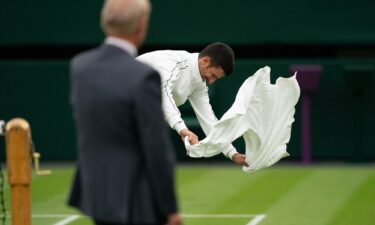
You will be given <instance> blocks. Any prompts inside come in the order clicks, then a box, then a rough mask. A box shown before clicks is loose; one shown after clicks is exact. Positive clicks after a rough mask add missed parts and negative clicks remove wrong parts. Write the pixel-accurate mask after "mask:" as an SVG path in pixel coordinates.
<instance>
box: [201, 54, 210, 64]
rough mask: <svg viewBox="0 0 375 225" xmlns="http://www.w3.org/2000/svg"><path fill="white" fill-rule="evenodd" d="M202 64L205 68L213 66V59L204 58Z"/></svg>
mask: <svg viewBox="0 0 375 225" xmlns="http://www.w3.org/2000/svg"><path fill="white" fill-rule="evenodd" d="M202 62H203V65H204V66H209V65H210V64H211V58H210V57H209V56H203V57H202Z"/></svg>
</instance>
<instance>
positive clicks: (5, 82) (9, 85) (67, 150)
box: [0, 61, 75, 160]
mask: <svg viewBox="0 0 375 225" xmlns="http://www.w3.org/2000/svg"><path fill="white" fill-rule="evenodd" d="M0 84H1V86H0V118H1V119H4V120H10V119H12V118H14V117H22V118H25V119H26V120H27V121H28V122H29V123H30V125H31V132H32V136H33V139H34V142H35V146H36V151H38V152H40V153H41V154H42V160H43V159H54V160H55V159H56V160H60V159H74V158H75V138H74V132H73V123H72V116H71V112H70V105H69V78H68V63H67V62H65V61H58V62H51V61H40V62H26V61H16V62H0Z"/></svg>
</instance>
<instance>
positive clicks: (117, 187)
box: [68, 44, 177, 224]
mask: <svg viewBox="0 0 375 225" xmlns="http://www.w3.org/2000/svg"><path fill="white" fill-rule="evenodd" d="M71 102H72V107H73V115H74V119H75V123H76V130H77V140H78V165H77V172H76V174H75V177H74V181H73V185H72V190H71V194H70V197H69V200H68V204H70V205H71V206H75V207H78V208H79V209H80V210H81V211H82V212H83V213H85V214H87V215H89V216H91V217H93V218H95V219H98V220H102V221H107V222H114V223H124V224H161V223H163V222H164V221H165V219H166V215H168V214H170V213H174V212H176V211H177V206H176V198H175V190H174V155H173V152H172V151H171V143H170V140H169V136H168V133H167V126H166V124H165V122H164V118H163V113H162V108H161V93H160V76H159V74H158V73H157V72H156V71H155V70H153V69H151V67H149V66H146V65H144V64H142V63H140V62H138V61H136V60H135V59H134V58H132V57H131V56H130V55H129V54H128V53H127V52H125V51H124V50H122V49H120V48H117V47H115V46H111V45H107V44H104V45H102V46H100V47H98V48H96V49H93V50H90V51H88V52H84V53H82V54H79V55H78V56H76V57H75V58H74V59H73V60H72V62H71Z"/></svg>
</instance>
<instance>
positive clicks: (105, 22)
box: [100, 0, 151, 35]
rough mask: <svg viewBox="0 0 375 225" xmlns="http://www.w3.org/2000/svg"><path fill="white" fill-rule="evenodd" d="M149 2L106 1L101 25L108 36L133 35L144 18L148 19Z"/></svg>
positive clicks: (135, 0) (143, 0)
mask: <svg viewBox="0 0 375 225" xmlns="http://www.w3.org/2000/svg"><path fill="white" fill-rule="evenodd" d="M150 11H151V5H150V2H149V0H106V1H105V3H104V6H103V9H102V13H101V21H100V25H101V27H102V29H103V31H104V32H105V33H106V34H107V35H132V34H133V33H134V32H135V30H136V28H137V25H138V22H139V20H140V19H141V18H142V17H144V16H145V17H146V18H147V19H148V17H149V15H150Z"/></svg>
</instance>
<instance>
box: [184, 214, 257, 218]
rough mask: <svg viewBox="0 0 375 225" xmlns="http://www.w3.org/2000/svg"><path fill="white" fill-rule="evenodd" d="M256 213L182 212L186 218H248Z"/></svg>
mask: <svg viewBox="0 0 375 225" xmlns="http://www.w3.org/2000/svg"><path fill="white" fill-rule="evenodd" d="M256 216H258V214H182V217H186V218H249V217H256Z"/></svg>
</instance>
